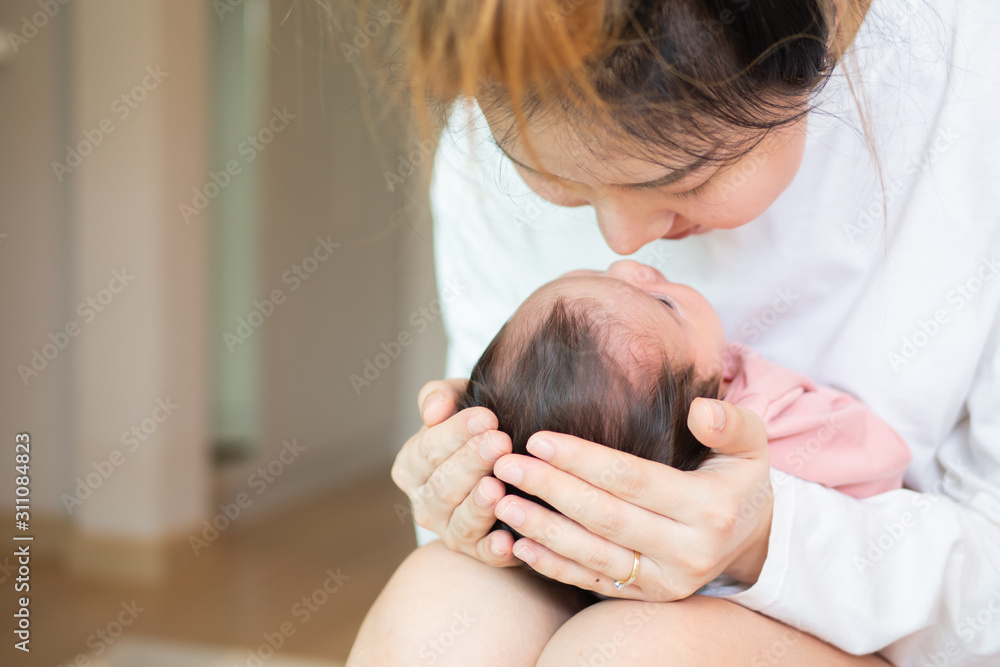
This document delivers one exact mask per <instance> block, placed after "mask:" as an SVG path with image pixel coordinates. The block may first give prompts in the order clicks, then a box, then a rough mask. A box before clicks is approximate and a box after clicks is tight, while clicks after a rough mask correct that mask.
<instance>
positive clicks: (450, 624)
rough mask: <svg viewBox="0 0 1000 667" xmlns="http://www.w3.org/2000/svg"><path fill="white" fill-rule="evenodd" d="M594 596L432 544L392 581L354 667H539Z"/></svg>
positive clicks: (361, 635)
mask: <svg viewBox="0 0 1000 667" xmlns="http://www.w3.org/2000/svg"><path fill="white" fill-rule="evenodd" d="M588 595H589V594H585V593H582V592H580V591H577V590H576V589H570V588H568V587H566V586H563V585H562V584H557V583H555V582H551V581H548V580H544V579H541V578H540V577H538V576H537V575H534V574H531V573H530V572H528V571H526V570H523V569H520V568H495V567H490V566H489V565H485V564H483V563H481V562H479V561H477V560H475V559H474V558H471V557H469V556H466V555H464V554H460V553H456V552H454V551H452V550H451V549H449V548H448V547H446V546H445V545H444V544H442V543H441V542H431V543H430V544H428V545H426V546H423V547H420V548H419V549H417V550H416V551H414V552H413V553H412V554H410V555H409V556H408V557H407V558H406V560H405V561H403V563H402V564H401V565H400V566H399V568H398V569H397V570H396V572H395V574H393V575H392V578H391V579H390V580H389V583H388V584H386V586H385V588H384V589H383V590H382V592H381V593H380V594H379V597H378V599H377V600H376V601H375V604H373V605H372V608H371V609H370V610H369V611H368V615H367V616H366V617H365V620H364V623H362V625H361V630H360V631H359V632H358V636H357V639H356V640H355V643H354V647H353V648H352V649H351V655H350V657H349V658H348V661H347V664H348V667H353V666H355V665H356V666H362V665H386V666H392V667H416V666H423V665H435V666H436V667H437V666H441V667H444V666H447V665H461V666H462V667H468V666H469V665H476V666H477V667H479V666H480V665H482V666H483V667H490V666H492V665H497V666H501V665H502V666H505V667H519V666H522V665H525V666H527V665H532V666H533V665H534V664H535V661H536V660H537V659H538V656H539V654H540V653H541V652H542V649H543V648H544V647H545V644H546V643H547V642H548V641H549V639H551V638H552V635H553V634H554V633H555V631H556V630H557V629H559V626H561V625H562V624H563V623H565V622H566V619H568V618H570V617H571V616H572V615H573V614H574V613H576V612H577V611H579V610H580V609H582V608H583V607H584V606H585V605H586V604H587V603H589V602H592V601H593V598H592V597H588Z"/></svg>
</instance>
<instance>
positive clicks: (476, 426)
mask: <svg viewBox="0 0 1000 667" xmlns="http://www.w3.org/2000/svg"><path fill="white" fill-rule="evenodd" d="M465 426H466V428H468V429H469V433H471V434H472V435H480V434H481V433H486V431H489V430H490V425H489V424H487V423H486V420H485V419H483V418H482V416H481V415H479V414H475V415H473V416H472V417H469V421H468V422H466V424H465Z"/></svg>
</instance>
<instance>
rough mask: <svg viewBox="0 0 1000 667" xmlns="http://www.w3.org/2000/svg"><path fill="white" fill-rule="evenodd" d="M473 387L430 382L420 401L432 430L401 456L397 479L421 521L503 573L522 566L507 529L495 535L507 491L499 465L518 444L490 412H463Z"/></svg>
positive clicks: (394, 470)
mask: <svg viewBox="0 0 1000 667" xmlns="http://www.w3.org/2000/svg"><path fill="white" fill-rule="evenodd" d="M467 383H468V380H465V379H452V380H438V381H435V382H428V383H427V384H425V385H424V387H423V388H422V389H421V390H420V393H419V394H418V395H417V405H418V407H419V409H420V414H421V418H422V419H423V422H424V426H423V427H421V429H420V430H419V431H417V433H416V434H415V435H414V436H413V437H412V438H410V439H409V440H407V441H406V444H404V445H403V448H402V449H401V450H400V451H399V454H397V455H396V461H395V462H394V463H393V466H392V479H393V481H394V482H395V483H396V485H397V486H398V487H399V488H400V489H402V490H403V491H404V492H405V493H406V495H408V496H409V497H410V501H411V502H412V503H413V520H414V521H415V522H416V523H417V525H419V526H423V527H424V528H428V529H430V530H432V531H434V532H435V533H437V534H438V535H440V536H441V539H442V541H443V542H444V543H445V544H447V545H448V546H449V547H450V548H451V549H453V550H455V551H460V552H462V553H465V554H468V555H470V556H472V557H474V558H478V559H479V560H481V561H483V562H484V563H487V564H489V565H495V566H512V565H519V564H520V561H518V560H517V559H516V558H515V557H514V556H513V554H512V546H513V543H514V539H513V537H511V534H510V533H509V532H507V531H505V530H497V531H493V532H492V533H490V529H491V528H492V527H493V524H494V523H495V521H496V517H495V516H494V511H495V508H496V503H497V501H499V500H500V499H501V498H503V496H504V493H505V492H506V489H505V488H504V485H503V482H501V481H499V480H497V479H496V478H495V477H492V476H491V474H490V472H491V471H492V469H493V465H494V464H495V463H496V461H497V459H499V458H500V457H501V456H503V455H504V454H507V453H510V452H511V451H512V450H511V442H510V437H508V436H507V435H506V434H505V433H502V432H500V431H497V430H496V428H497V418H496V416H495V415H494V414H493V413H492V412H490V411H489V410H487V409H486V408H482V407H474V408H468V409H466V410H462V411H461V412H456V408H457V404H458V398H459V396H460V395H461V392H463V391H464V390H465V386H466V384H467Z"/></svg>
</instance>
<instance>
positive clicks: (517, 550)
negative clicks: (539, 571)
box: [514, 546, 538, 565]
mask: <svg viewBox="0 0 1000 667" xmlns="http://www.w3.org/2000/svg"><path fill="white" fill-rule="evenodd" d="M514 555H515V556H517V557H518V558H520V559H521V560H523V561H524V562H525V563H527V564H528V565H534V564H535V561H537V560H538V556H536V555H535V552H533V551H532V550H531V549H529V548H528V547H525V546H518V547H514Z"/></svg>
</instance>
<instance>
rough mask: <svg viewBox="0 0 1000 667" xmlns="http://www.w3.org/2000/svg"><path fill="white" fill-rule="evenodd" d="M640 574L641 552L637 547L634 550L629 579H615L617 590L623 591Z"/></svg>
mask: <svg viewBox="0 0 1000 667" xmlns="http://www.w3.org/2000/svg"><path fill="white" fill-rule="evenodd" d="M637 576H639V552H638V551H636V550H635V549H633V550H632V574H630V575H629V577H628V579H626V580H625V581H618V580H617V579H615V590H616V591H623V590H625V589H626V588H627V587H628V585H629V584H631V583H632V582H633V581H635V578H636V577H637Z"/></svg>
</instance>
